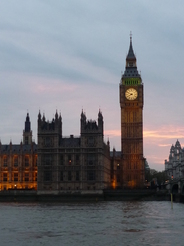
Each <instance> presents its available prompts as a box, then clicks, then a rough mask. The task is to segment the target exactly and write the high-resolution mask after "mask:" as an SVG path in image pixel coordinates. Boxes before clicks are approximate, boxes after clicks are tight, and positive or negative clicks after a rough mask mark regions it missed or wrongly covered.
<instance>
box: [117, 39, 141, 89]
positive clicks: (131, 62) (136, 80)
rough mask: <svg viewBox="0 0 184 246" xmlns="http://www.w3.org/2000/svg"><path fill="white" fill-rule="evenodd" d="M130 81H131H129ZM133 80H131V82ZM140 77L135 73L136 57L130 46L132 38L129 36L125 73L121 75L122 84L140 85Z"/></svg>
mask: <svg viewBox="0 0 184 246" xmlns="http://www.w3.org/2000/svg"><path fill="white" fill-rule="evenodd" d="M130 79H131V80H130ZM132 79H133V80H132ZM141 82H142V81H141V76H140V74H139V73H138V71H137V64H136V56H135V54H134V50H133V45H132V36H130V46H129V51H128V55H127V57H126V67H125V72H124V74H123V75H122V83H123V84H125V85H132V84H133V85H134V84H141Z"/></svg>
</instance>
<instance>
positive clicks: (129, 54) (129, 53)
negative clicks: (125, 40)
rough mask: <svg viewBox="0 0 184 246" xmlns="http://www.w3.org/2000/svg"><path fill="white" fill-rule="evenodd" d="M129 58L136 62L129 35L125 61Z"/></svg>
mask: <svg viewBox="0 0 184 246" xmlns="http://www.w3.org/2000/svg"><path fill="white" fill-rule="evenodd" d="M130 60H131V61H135V62H136V57H135V54H134V50H133V46H132V36H130V47H129V51H128V55H127V57H126V61H130Z"/></svg>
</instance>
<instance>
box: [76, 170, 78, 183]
mask: <svg viewBox="0 0 184 246" xmlns="http://www.w3.org/2000/svg"><path fill="white" fill-rule="evenodd" d="M76 181H79V171H76Z"/></svg>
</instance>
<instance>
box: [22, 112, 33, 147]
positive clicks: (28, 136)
mask: <svg viewBox="0 0 184 246" xmlns="http://www.w3.org/2000/svg"><path fill="white" fill-rule="evenodd" d="M31 143H32V131H31V122H30V118H29V113H27V116H26V121H25V128H24V130H23V144H25V145H28V144H31Z"/></svg>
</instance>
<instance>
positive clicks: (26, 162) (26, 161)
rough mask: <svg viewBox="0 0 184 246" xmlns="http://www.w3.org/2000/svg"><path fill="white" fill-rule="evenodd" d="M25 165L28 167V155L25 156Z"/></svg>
mask: <svg viewBox="0 0 184 246" xmlns="http://www.w3.org/2000/svg"><path fill="white" fill-rule="evenodd" d="M25 167H29V157H28V156H25Z"/></svg>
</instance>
